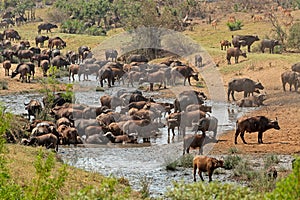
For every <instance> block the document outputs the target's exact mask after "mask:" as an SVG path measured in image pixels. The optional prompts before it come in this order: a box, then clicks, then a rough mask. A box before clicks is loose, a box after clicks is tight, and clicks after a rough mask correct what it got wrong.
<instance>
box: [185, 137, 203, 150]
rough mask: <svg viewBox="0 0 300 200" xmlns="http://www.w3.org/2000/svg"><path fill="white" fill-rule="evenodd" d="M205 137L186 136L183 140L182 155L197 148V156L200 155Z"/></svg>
mask: <svg viewBox="0 0 300 200" xmlns="http://www.w3.org/2000/svg"><path fill="white" fill-rule="evenodd" d="M204 140H205V135H204V134H203V135H199V134H188V135H185V136H184V138H183V155H184V154H185V151H186V153H190V148H193V149H196V148H199V154H201V153H202V151H203V148H202V145H203V144H204Z"/></svg>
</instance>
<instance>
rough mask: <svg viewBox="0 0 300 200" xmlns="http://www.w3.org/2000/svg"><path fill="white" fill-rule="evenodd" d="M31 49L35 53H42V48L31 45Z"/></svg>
mask: <svg viewBox="0 0 300 200" xmlns="http://www.w3.org/2000/svg"><path fill="white" fill-rule="evenodd" d="M29 50H30V51H32V52H33V53H34V55H39V54H41V49H40V48H39V47H30V48H29Z"/></svg>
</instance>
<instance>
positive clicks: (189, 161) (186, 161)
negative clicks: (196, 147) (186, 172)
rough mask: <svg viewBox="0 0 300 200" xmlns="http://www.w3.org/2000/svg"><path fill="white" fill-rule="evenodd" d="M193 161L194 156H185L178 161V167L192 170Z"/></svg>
mask: <svg viewBox="0 0 300 200" xmlns="http://www.w3.org/2000/svg"><path fill="white" fill-rule="evenodd" d="M193 159H194V156H193V155H191V154H185V155H183V156H182V157H181V158H180V159H179V165H180V166H181V167H185V168H192V167H193Z"/></svg>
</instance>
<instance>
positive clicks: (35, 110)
mask: <svg viewBox="0 0 300 200" xmlns="http://www.w3.org/2000/svg"><path fill="white" fill-rule="evenodd" d="M24 105H25V110H27V112H28V119H30V116H34V118H36V116H37V115H38V114H39V113H41V111H42V109H43V108H42V104H41V103H40V102H39V101H37V100H34V99H32V100H30V102H29V103H24Z"/></svg>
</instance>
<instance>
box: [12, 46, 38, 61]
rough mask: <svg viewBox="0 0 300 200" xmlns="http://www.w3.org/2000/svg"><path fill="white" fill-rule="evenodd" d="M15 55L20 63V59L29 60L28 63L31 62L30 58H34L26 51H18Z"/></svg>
mask: <svg viewBox="0 0 300 200" xmlns="http://www.w3.org/2000/svg"><path fill="white" fill-rule="evenodd" d="M16 55H17V57H18V58H19V61H20V62H22V59H30V61H32V57H33V56H34V53H33V52H32V51H30V50H28V49H25V50H18V51H17V53H16Z"/></svg>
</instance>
